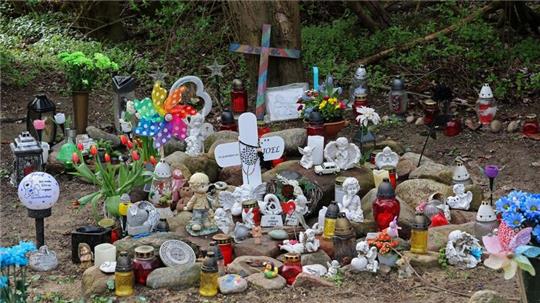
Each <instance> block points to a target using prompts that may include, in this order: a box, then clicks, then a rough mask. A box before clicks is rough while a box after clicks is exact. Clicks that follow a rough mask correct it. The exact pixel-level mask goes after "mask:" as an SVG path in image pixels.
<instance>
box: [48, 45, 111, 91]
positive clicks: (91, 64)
mask: <svg viewBox="0 0 540 303" xmlns="http://www.w3.org/2000/svg"><path fill="white" fill-rule="evenodd" d="M58 59H59V60H60V62H61V63H62V65H63V67H64V71H65V74H66V78H67V80H68V82H69V85H70V86H71V90H72V91H90V90H92V88H93V86H94V83H95V81H96V80H97V79H98V78H99V77H100V76H101V75H102V73H103V72H106V71H116V70H118V64H116V63H114V62H113V61H111V59H109V57H107V56H105V55H103V54H101V53H94V54H93V56H90V57H87V56H86V55H85V54H84V53H83V52H80V51H76V52H72V53H68V52H61V53H60V54H58Z"/></svg>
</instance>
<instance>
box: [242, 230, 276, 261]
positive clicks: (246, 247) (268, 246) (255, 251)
mask: <svg viewBox="0 0 540 303" xmlns="http://www.w3.org/2000/svg"><path fill="white" fill-rule="evenodd" d="M279 243H280V242H279V241H274V240H272V239H270V237H269V236H268V235H263V237H262V238H261V244H255V239H254V238H248V239H245V240H243V241H242V242H240V243H235V244H234V255H235V256H267V257H276V256H278V255H279V247H278V244H279Z"/></svg>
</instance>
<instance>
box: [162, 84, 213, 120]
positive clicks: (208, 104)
mask: <svg viewBox="0 0 540 303" xmlns="http://www.w3.org/2000/svg"><path fill="white" fill-rule="evenodd" d="M190 82H191V83H194V84H195V86H196V87H197V91H196V92H195V93H196V95H197V96H198V97H201V98H202V99H203V100H204V105H203V108H202V109H201V110H200V113H201V114H202V115H203V116H205V117H206V115H208V113H210V110H212V99H211V98H210V95H209V94H208V93H207V92H206V91H205V90H204V84H203V82H202V81H201V79H200V78H198V77H195V76H185V77H182V78H180V79H178V80H176V82H174V84H173V86H172V87H171V89H170V92H174V91H175V90H176V89H177V88H179V87H180V86H182V85H184V84H186V83H190Z"/></svg>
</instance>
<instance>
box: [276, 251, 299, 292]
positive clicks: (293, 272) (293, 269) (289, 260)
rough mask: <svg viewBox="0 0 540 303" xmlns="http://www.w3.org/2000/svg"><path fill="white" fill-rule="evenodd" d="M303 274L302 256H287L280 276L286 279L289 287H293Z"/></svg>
mask: <svg viewBox="0 0 540 303" xmlns="http://www.w3.org/2000/svg"><path fill="white" fill-rule="evenodd" d="M301 272H302V264H301V263H300V255H299V254H295V253H287V254H285V262H284V263H283V266H281V268H280V269H279V274H280V275H281V276H282V277H283V278H285V281H287V285H292V284H293V283H294V281H295V280H296V277H297V276H298V275H299V274H300V273H301Z"/></svg>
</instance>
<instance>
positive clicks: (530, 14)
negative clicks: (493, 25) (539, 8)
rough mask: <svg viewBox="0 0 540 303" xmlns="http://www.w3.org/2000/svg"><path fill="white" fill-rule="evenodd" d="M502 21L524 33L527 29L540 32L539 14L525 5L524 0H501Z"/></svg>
mask: <svg viewBox="0 0 540 303" xmlns="http://www.w3.org/2000/svg"><path fill="white" fill-rule="evenodd" d="M501 4H502V8H503V14H502V16H501V17H502V23H508V24H509V25H510V26H511V27H512V28H513V29H515V30H517V31H519V32H522V33H526V32H527V29H529V30H530V31H531V32H533V33H535V34H540V31H539V29H538V27H539V26H540V15H539V14H538V13H536V12H535V11H534V10H532V9H531V8H530V7H528V6H527V4H526V3H525V2H520V1H503V2H502V3H501Z"/></svg>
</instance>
